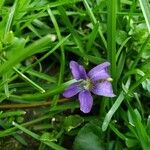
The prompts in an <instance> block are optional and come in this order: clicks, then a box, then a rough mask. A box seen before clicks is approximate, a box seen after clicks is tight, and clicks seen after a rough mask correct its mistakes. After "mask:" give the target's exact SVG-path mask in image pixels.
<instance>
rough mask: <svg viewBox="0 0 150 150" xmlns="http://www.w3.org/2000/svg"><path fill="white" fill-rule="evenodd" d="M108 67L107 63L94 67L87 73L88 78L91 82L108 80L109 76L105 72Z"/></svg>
mask: <svg viewBox="0 0 150 150" xmlns="http://www.w3.org/2000/svg"><path fill="white" fill-rule="evenodd" d="M109 66H110V63H109V62H104V63H102V64H100V65H98V66H96V67H94V68H93V69H91V70H90V71H89V73H88V76H89V78H90V79H92V80H93V81H97V80H103V79H107V78H109V77H110V75H109V73H108V70H107V69H108V67H109Z"/></svg>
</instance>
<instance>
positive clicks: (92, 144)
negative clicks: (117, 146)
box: [73, 120, 105, 150]
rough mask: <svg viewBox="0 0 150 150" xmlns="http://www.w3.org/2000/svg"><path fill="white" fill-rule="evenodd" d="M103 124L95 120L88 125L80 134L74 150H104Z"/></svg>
mask: <svg viewBox="0 0 150 150" xmlns="http://www.w3.org/2000/svg"><path fill="white" fill-rule="evenodd" d="M100 127H101V123H100V122H99V121H97V120H94V121H92V122H90V123H87V124H86V125H85V126H84V127H83V128H82V129H81V130H80V131H79V133H78V135H77V137H76V139H75V141H74V144H73V149H74V150H104V149H105V148H104V144H103V143H102V135H101V132H102V131H101V128H100Z"/></svg>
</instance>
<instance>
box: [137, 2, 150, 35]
mask: <svg viewBox="0 0 150 150" xmlns="http://www.w3.org/2000/svg"><path fill="white" fill-rule="evenodd" d="M139 2H140V6H141V9H142V12H143V15H144V18H145V21H146V24H147V28H148V30H149V33H150V3H149V1H148V0H139Z"/></svg>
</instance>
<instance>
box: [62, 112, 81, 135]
mask: <svg viewBox="0 0 150 150" xmlns="http://www.w3.org/2000/svg"><path fill="white" fill-rule="evenodd" d="M83 121H84V119H83V118H82V117H80V116H78V115H74V116H69V117H66V118H65V120H64V128H65V130H66V131H67V132H69V131H71V130H72V129H74V128H77V127H78V126H80V125H81V124H82V123H83Z"/></svg>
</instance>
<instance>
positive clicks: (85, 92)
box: [63, 61, 115, 113]
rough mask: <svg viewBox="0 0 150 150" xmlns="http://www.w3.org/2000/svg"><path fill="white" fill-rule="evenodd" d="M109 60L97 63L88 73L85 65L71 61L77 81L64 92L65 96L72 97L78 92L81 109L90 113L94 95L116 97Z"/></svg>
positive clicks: (72, 70)
mask: <svg viewBox="0 0 150 150" xmlns="http://www.w3.org/2000/svg"><path fill="white" fill-rule="evenodd" d="M109 66H110V63H109V62H104V63H102V64H100V65H97V66H96V67H94V68H93V69H91V70H90V71H89V72H88V73H86V71H85V69H84V67H83V66H81V65H79V64H78V63H77V62H75V61H71V62H70V69H71V72H72V75H73V77H74V78H75V79H76V80H77V82H75V83H73V84H72V85H70V86H69V87H68V88H67V89H66V90H65V91H64V93H63V96H64V97H66V98H70V97H73V96H75V95H76V94H78V97H79V101H80V110H81V111H82V112H84V113H89V112H90V111H91V108H92V105H93V97H92V95H91V92H92V93H94V94H95V95H101V96H106V97H114V96H115V95H114V93H113V89H112V85H111V82H110V81H111V80H112V79H111V78H110V75H109V73H108V70H107V69H108V67H109Z"/></svg>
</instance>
